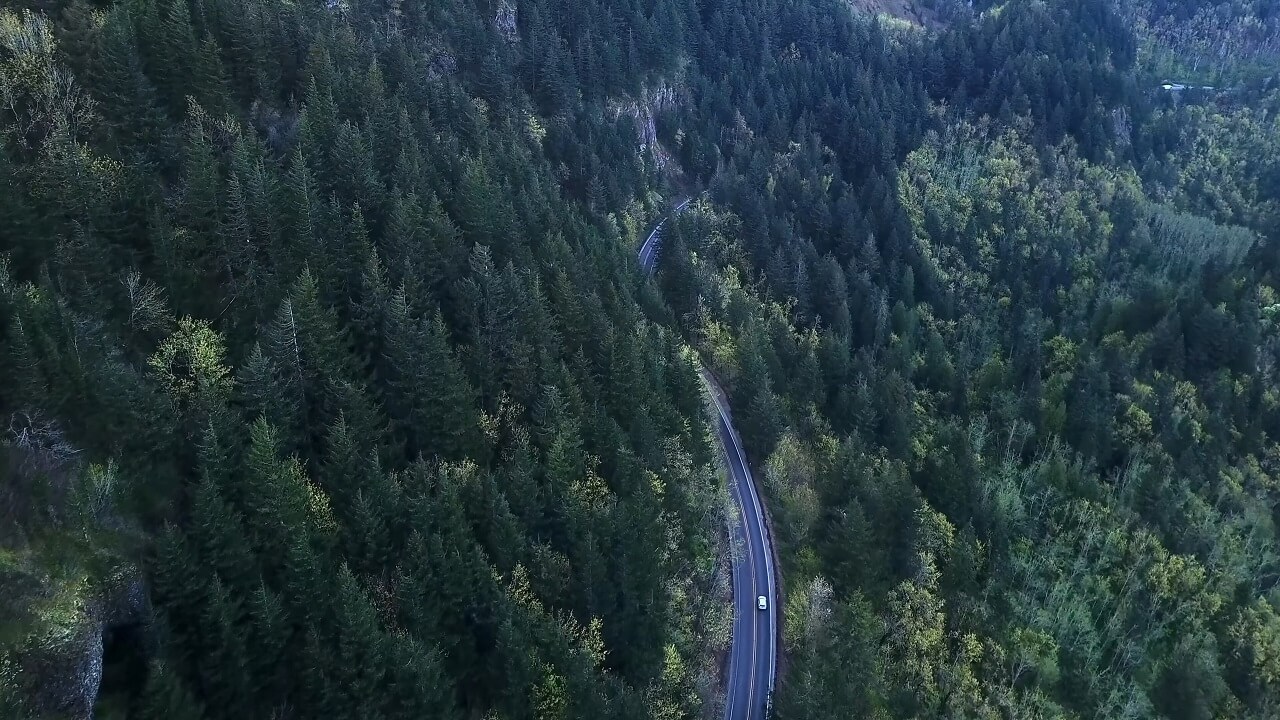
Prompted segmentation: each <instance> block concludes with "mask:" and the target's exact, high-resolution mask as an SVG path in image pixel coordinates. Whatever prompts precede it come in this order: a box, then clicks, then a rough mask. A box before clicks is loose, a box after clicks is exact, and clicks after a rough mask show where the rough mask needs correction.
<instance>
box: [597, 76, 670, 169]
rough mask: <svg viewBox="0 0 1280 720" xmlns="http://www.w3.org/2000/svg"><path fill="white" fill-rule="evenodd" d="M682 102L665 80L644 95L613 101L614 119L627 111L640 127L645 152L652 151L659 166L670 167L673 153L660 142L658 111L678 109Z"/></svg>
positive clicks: (639, 141)
mask: <svg viewBox="0 0 1280 720" xmlns="http://www.w3.org/2000/svg"><path fill="white" fill-rule="evenodd" d="M677 102H678V96H677V93H676V89H675V88H674V87H673V86H671V85H668V84H667V83H666V82H665V81H664V82H662V83H661V84H660V85H658V86H657V87H654V88H645V89H644V90H643V91H642V92H641V93H640V97H639V98H636V99H634V100H630V101H622V102H618V101H614V102H611V103H610V104H609V107H608V112H609V113H610V117H611V118H616V117H618V116H620V115H623V114H626V115H629V116H631V118H632V119H633V120H634V121H635V126H636V146H637V149H638V151H639V152H641V153H645V152H648V153H652V154H653V159H654V161H655V163H657V166H658V168H659V169H662V168H664V167H666V166H667V164H668V163H669V162H670V160H671V155H670V154H669V153H667V151H666V149H665V148H663V147H662V144H661V143H660V142H658V126H657V118H658V114H659V113H661V112H663V111H664V110H668V109H670V108H674V107H675V106H676V103H677Z"/></svg>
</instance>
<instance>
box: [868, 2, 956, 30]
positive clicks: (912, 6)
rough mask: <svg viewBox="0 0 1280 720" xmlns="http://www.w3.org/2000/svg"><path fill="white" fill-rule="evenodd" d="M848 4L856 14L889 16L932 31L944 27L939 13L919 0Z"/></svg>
mask: <svg viewBox="0 0 1280 720" xmlns="http://www.w3.org/2000/svg"><path fill="white" fill-rule="evenodd" d="M847 2H848V3H849V7H851V8H853V11H854V12H855V13H859V14H863V15H889V16H891V17H895V18H898V19H900V20H906V21H907V22H909V23H912V24H913V25H921V26H923V27H926V28H930V29H934V28H938V27H941V26H942V20H941V19H940V18H939V17H938V13H936V12H934V11H933V10H931V9H930V8H927V7H925V6H924V3H922V2H920V1H919V0H847Z"/></svg>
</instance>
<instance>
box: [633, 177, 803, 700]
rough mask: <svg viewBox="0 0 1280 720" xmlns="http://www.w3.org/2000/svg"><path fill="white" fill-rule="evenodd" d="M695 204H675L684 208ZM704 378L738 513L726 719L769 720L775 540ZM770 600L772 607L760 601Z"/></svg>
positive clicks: (643, 252) (642, 255)
mask: <svg viewBox="0 0 1280 720" xmlns="http://www.w3.org/2000/svg"><path fill="white" fill-rule="evenodd" d="M688 204H689V200H685V201H684V202H682V203H680V204H679V205H677V206H676V207H675V209H674V210H673V213H675V212H679V211H681V210H683V209H684V208H685V206H686V205H688ZM666 220H667V219H666V218H663V219H662V221H660V222H659V223H658V224H657V226H656V227H654V229H653V232H651V233H649V237H647V238H645V241H644V243H643V244H642V245H641V246H640V252H639V254H638V260H639V261H640V266H641V267H642V268H644V270H645V271H646V272H652V271H653V267H654V264H655V263H656V262H657V258H658V251H659V247H660V244H661V240H662V226H663V224H664V223H666ZM701 372H702V380H703V383H704V384H705V385H706V388H707V392H708V393H709V394H710V395H711V399H712V400H713V401H715V406H716V415H717V418H716V434H717V435H718V436H719V438H720V443H721V445H722V446H723V447H724V452H725V465H726V467H727V468H728V470H729V494H730V495H731V496H732V498H733V505H734V508H735V509H736V510H737V512H736V513H735V515H736V517H733V518H730V521H731V526H730V529H729V540H730V543H729V545H730V556H731V558H732V562H733V644H732V646H731V647H730V649H729V674H728V682H727V687H726V691H725V709H724V717H725V720H765V718H766V717H767V715H768V713H769V705H770V701H771V695H772V693H773V687H774V682H775V681H776V679H777V674H778V651H777V638H778V632H777V627H778V607H777V602H776V600H777V597H778V592H777V580H776V576H775V574H774V567H773V543H772V540H771V538H770V537H769V530H768V527H767V526H766V524H765V521H764V509H763V506H762V505H761V503H760V494H759V492H758V491H757V489H756V484H755V480H754V478H752V476H751V466H750V465H749V464H748V463H747V454H746V451H745V450H743V447H742V439H741V438H740V437H739V435H738V431H737V430H735V429H734V427H733V414H732V413H731V412H730V410H729V402H728V398H727V396H726V395H725V393H724V390H723V389H721V387H720V384H719V383H718V382H716V379H715V377H714V376H712V375H711V372H710V371H709V370H707V369H706V368H705V367H704V368H701ZM762 595H763V596H764V597H765V598H767V602H766V605H767V609H765V610H760V609H759V608H758V607H757V605H756V603H757V598H758V597H760V596H762Z"/></svg>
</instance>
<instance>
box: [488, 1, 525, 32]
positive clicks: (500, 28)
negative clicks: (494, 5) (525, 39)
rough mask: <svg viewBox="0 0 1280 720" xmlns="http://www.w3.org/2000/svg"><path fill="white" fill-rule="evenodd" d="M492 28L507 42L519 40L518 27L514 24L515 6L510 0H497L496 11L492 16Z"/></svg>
mask: <svg viewBox="0 0 1280 720" xmlns="http://www.w3.org/2000/svg"><path fill="white" fill-rule="evenodd" d="M493 29H494V30H496V31H497V32H498V34H499V35H501V36H502V39H503V40H506V41H507V42H518V41H519V40H520V28H519V27H517V26H516V6H515V3H513V2H511V0H499V2H498V11H497V12H496V13H494V16H493Z"/></svg>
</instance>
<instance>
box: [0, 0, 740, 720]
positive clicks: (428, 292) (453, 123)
mask: <svg viewBox="0 0 1280 720" xmlns="http://www.w3.org/2000/svg"><path fill="white" fill-rule="evenodd" d="M514 12H515V9H514V7H511V6H506V7H505V8H504V7H502V6H495V7H486V6H484V5H473V4H471V3H456V4H449V3H404V4H400V3H396V4H385V5H384V4H381V3H361V4H346V3H329V4H325V3H302V4H297V3H292V2H258V1H257V0H251V1H248V2H242V1H240V0H225V1H224V0H215V1H214V2H206V3H188V2H187V1H186V0H160V1H159V2H153V1H152V0H139V1H137V2H134V1H133V0H127V1H125V2H118V3H96V4H95V3H88V2H69V3H49V4H44V5H41V6H39V7H35V8H32V9H15V8H10V9H6V10H5V11H3V15H0V78H2V79H3V80H2V82H3V85H2V87H0V89H2V90H3V98H4V108H3V113H2V114H0V118H2V120H3V125H2V127H3V133H4V135H3V138H4V153H3V155H2V157H3V160H2V161H0V168H2V169H0V173H2V174H3V176H4V188H5V189H4V192H3V194H2V195H3V197H2V198H0V222H2V223H3V228H4V229H3V251H4V255H3V258H4V259H3V264H2V266H0V268H2V269H0V318H2V319H0V328H2V330H3V338H4V342H3V353H0V357H2V361H0V362H2V367H3V371H2V372H0V375H3V377H4V378H5V380H4V383H3V391H2V395H0V407H2V408H3V417H4V418H5V422H4V427H6V428H7V430H6V433H5V436H4V443H3V453H4V457H3V463H2V464H3V467H4V469H5V479H4V482H3V487H4V500H5V502H4V504H3V513H4V517H3V523H2V525H3V527H4V530H3V541H4V547H5V548H6V549H5V550H4V552H3V554H0V567H2V568H3V570H2V571H0V577H3V578H4V584H5V587H6V598H5V600H4V601H3V602H4V605H3V607H4V611H3V612H0V615H3V616H4V620H3V621H2V622H3V625H4V631H5V634H4V645H3V648H4V650H5V653H4V655H3V666H0V686H2V687H3V690H4V692H3V702H4V703H6V704H5V707H6V710H7V712H6V713H5V715H6V716H9V713H14V714H17V715H19V716H24V717H29V716H31V715H35V714H39V715H45V716H50V717H52V716H58V715H59V713H61V712H72V713H76V714H79V713H80V712H83V711H84V707H83V703H84V702H85V701H86V700H87V701H88V702H92V700H93V692H94V690H95V689H96V687H95V686H94V685H93V684H92V683H93V682H94V681H93V679H92V678H93V674H94V672H93V667H92V665H93V664H94V662H95V660H94V657H95V654H94V652H93V650H92V646H93V645H94V644H95V643H96V642H98V640H99V636H98V635H97V634H95V633H96V630H95V628H96V627H98V626H100V625H101V624H102V623H104V622H106V623H109V624H112V625H123V626H124V627H123V628H116V629H113V630H112V632H111V633H109V634H108V637H107V642H108V648H107V657H106V661H107V665H108V666H107V670H106V674H105V678H104V681H105V683H106V685H105V686H104V693H103V698H102V699H101V700H100V701H99V706H100V708H99V709H100V712H101V713H102V714H103V715H104V716H123V715H125V714H126V713H127V714H128V715H129V716H131V717H132V716H137V717H148V718H157V719H159V718H166V719H167V718H178V717H183V718H191V717H207V718H217V717H226V718H244V717H321V716H324V717H365V718H373V717H414V718H427V717H442V718H444V717H480V716H489V717H510V718H518V717H532V716H535V715H537V716H539V717H559V716H566V717H567V716H574V717H637V718H638V717H653V716H662V717H668V716H688V715H692V714H695V713H696V711H697V708H698V705H699V703H700V702H701V698H700V696H699V695H698V694H697V692H695V682H697V681H698V679H699V677H700V675H701V674H704V668H702V667H700V666H699V663H700V662H701V661H702V659H703V658H704V657H705V653H704V652H703V648H704V645H705V644H706V643H707V642H709V641H708V640H707V638H706V637H705V636H706V635H707V634H708V632H709V630H710V628H709V622H710V621H711V620H713V619H715V618H716V617H718V615H719V614H720V613H721V608H720V607H718V606H719V605H720V603H722V599H721V597H720V596H718V595H717V594H716V593H715V592H713V588H712V587H710V585H709V583H711V582H712V581H713V580H714V572H715V568H714V566H713V565H712V564H711V563H712V553H711V546H712V543H713V541H714V536H713V533H718V532H719V531H720V528H721V527H722V521H718V520H717V519H716V518H717V517H718V516H717V514H716V513H717V512H718V508H719V504H718V495H717V493H718V489H717V486H716V478H715V475H714V463H715V460H714V458H715V456H714V455H713V454H712V446H711V445H710V443H709V435H708V432H707V429H706V425H705V422H704V421H703V419H702V418H703V406H702V401H701V399H700V396H699V389H700V381H699V379H698V376H697V373H696V366H695V364H694V362H693V360H692V358H691V357H689V356H688V355H687V354H686V353H684V351H682V350H681V343H680V341H679V340H678V338H677V336H676V335H675V334H673V333H672V332H671V331H670V329H668V328H663V327H661V326H660V325H656V324H654V323H652V322H649V321H647V320H646V319H645V316H644V314H643V313H641V312H640V310H639V307H638V304H637V302H638V301H637V299H638V297H640V296H642V295H644V294H646V293H650V294H651V293H652V290H648V289H646V288H645V286H644V284H643V283H642V282H641V279H640V277H639V275H638V273H636V272H635V271H634V268H633V266H632V265H631V264H630V263H628V261H627V259H628V257H629V256H630V247H629V246H630V243H631V241H632V237H633V235H634V233H635V231H636V230H637V229H638V228H639V226H640V225H641V224H642V223H644V222H645V221H646V220H647V214H646V211H645V207H644V205H643V203H645V202H648V201H649V200H648V197H647V193H648V190H649V187H650V186H649V182H650V180H651V179H653V178H656V177H657V176H656V175H655V174H654V172H653V169H652V167H651V166H650V167H648V168H646V166H645V159H644V158H642V157H641V156H639V155H637V154H636V152H635V148H634V144H635V138H636V137H637V130H638V128H636V127H635V126H634V118H632V117H631V116H627V115H622V114H619V113H617V112H613V113H611V114H610V113H606V108H605V100H607V99H609V98H610V97H612V96H613V95H619V96H622V95H624V94H625V93H628V92H638V90H639V88H640V87H642V86H645V85H651V84H653V83H654V79H655V78H656V77H657V76H658V75H660V74H661V73H665V72H669V71H671V69H672V68H673V67H674V65H675V60H676V58H675V57H674V56H672V55H669V54H668V53H665V52H661V51H660V50H661V47H660V39H661V38H668V37H671V36H672V34H673V33H677V30H673V29H672V28H673V27H674V28H677V29H678V27H679V26H681V25H682V24H683V23H684V22H685V21H684V20H683V19H682V18H681V17H680V16H678V15H676V14H673V13H675V12H676V10H675V9H673V8H671V7H669V6H667V5H661V6H659V7H653V6H648V7H640V6H638V5H637V6H636V7H634V8H630V9H628V10H627V11H626V12H623V13H620V14H619V13H618V12H617V11H616V10H615V9H613V8H610V7H607V6H605V5H592V4H585V3H580V2H574V3H562V4H558V5H555V6H540V5H536V4H533V3H529V4H524V5H522V6H521V7H520V12H519V14H518V15H512V13H514ZM514 17H518V18H519V23H518V24H516V25H510V24H508V21H509V20H511V19H512V18H514ZM621 27H626V28H628V30H629V36H630V38H631V43H630V44H629V45H622V46H619V45H617V44H614V43H604V42H603V41H602V40H603V38H605V37H612V36H613V35H614V33H615V32H616V31H617V29H618V28H621ZM593 33H594V34H593ZM677 34H678V33H677ZM606 168H607V173H606V170H605V169H606ZM112 605H125V606H127V607H126V608H125V609H123V610H120V609H114V608H112V607H109V606H112ZM147 605H150V606H151V607H153V608H154V614H153V616H151V617H150V618H148V615H149V614H148V613H147V612H145V607H144V606H147ZM142 620H147V622H146V623H145V625H144V626H142V627H138V626H137V625H136V623H138V622H141V621H142ZM86 663H87V664H86ZM86 685H88V687H87V689H86V687H85V686H86ZM704 690H705V688H704ZM86 694H87V698H86V697H85V696H86Z"/></svg>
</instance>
